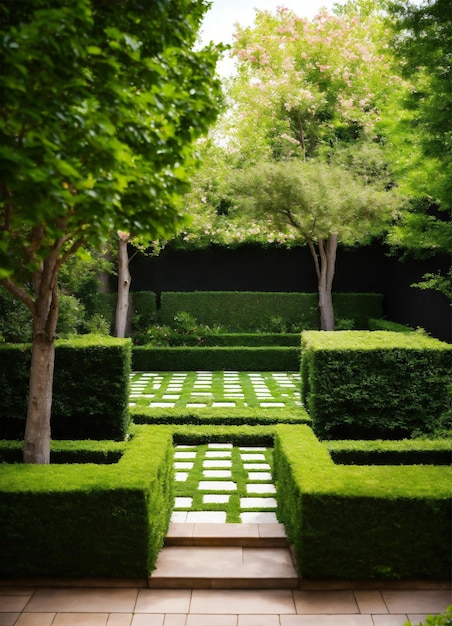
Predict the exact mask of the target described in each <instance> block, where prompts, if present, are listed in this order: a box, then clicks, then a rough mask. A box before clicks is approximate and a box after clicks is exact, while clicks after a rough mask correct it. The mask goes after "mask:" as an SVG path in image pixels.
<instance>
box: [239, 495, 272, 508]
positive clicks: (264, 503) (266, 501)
mask: <svg viewBox="0 0 452 626" xmlns="http://www.w3.org/2000/svg"><path fill="white" fill-rule="evenodd" d="M276 506H277V505H276V500H275V498H240V508H241V509H258V508H259V509H276Z"/></svg>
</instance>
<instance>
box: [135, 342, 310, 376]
mask: <svg viewBox="0 0 452 626" xmlns="http://www.w3.org/2000/svg"><path fill="white" fill-rule="evenodd" d="M132 368H133V370H134V371H156V372H165V371H175V372H178V371H186V372H188V371H196V370H211V371H221V370H234V371H241V372H249V371H258V372H271V371H276V372H283V371H288V372H290V371H296V370H299V368H300V348H299V347H281V346H276V347H212V348H208V347H180V346H177V347H174V348H166V347H163V348H159V347H153V346H134V347H133V350H132Z"/></svg>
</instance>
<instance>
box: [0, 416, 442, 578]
mask: <svg viewBox="0 0 452 626" xmlns="http://www.w3.org/2000/svg"><path fill="white" fill-rule="evenodd" d="M131 434H132V437H131V440H130V441H128V442H126V443H122V444H116V447H117V449H118V450H122V449H124V453H123V455H122V457H121V459H120V460H119V462H118V463H116V464H114V465H94V464H91V463H88V464H86V465H71V466H68V465H47V466H33V465H20V464H16V465H5V464H4V465H2V467H1V471H0V536H2V537H3V538H6V539H7V540H6V541H3V542H0V576H2V577H9V578H15V577H27V576H50V577H55V576H58V577H61V578H74V577H86V578H88V577H99V578H115V577H121V578H123V577H128V578H142V577H147V576H149V574H150V573H151V572H152V569H153V567H154V566H155V562H156V559H157V555H158V552H159V550H160V549H161V547H162V545H163V540H164V537H165V534H166V531H167V528H168V524H169V519H170V515H171V511H172V507H173V478H174V476H173V444H174V443H177V444H192V445H193V444H202V443H206V442H209V441H219V442H221V441H224V442H231V443H233V444H236V445H238V444H241V445H267V446H271V445H272V444H274V479H275V483H276V487H277V501H278V516H279V518H280V520H281V521H282V522H283V523H284V524H285V526H286V532H287V534H288V537H289V539H290V541H291V542H292V543H293V544H294V549H295V553H296V556H297V559H298V568H299V573H300V575H301V576H302V577H303V578H305V579H328V578H333V579H334V578H337V579H361V580H363V579H364V580H365V579H383V578H386V579H396V578H413V577H425V578H437V579H438V578H440V579H441V578H446V577H447V576H448V574H449V571H450V554H451V546H450V536H449V532H448V531H449V529H450V523H451V519H450V518H451V511H450V497H451V495H452V489H451V481H450V474H451V471H450V468H444V467H426V466H404V467H391V466H380V467H370V466H367V467H356V466H355V467H347V466H338V465H335V464H334V462H333V461H332V459H331V457H330V454H329V452H328V449H327V447H326V445H325V444H323V443H321V442H319V440H318V439H317V438H316V437H315V435H314V433H313V432H312V429H311V428H310V427H309V426H307V425H304V424H301V425H287V424H273V425H255V426H250V425H243V426H229V425H209V426H206V425H201V426H198V425H193V424H175V425H172V426H152V427H150V426H133V427H132V429H131ZM9 443H10V442H8V444H9ZM61 443H62V442H61ZM61 443H58V444H56V447H57V448H60V449H64V448H65V449H67V450H75V449H76V448H77V447H79V448H80V450H86V451H87V450H90V451H93V450H102V449H103V448H105V447H107V448H108V447H109V444H110V442H66V444H65V445H61ZM409 443H410V442H407V443H406V444H405V443H400V444H398V445H399V446H401V447H403V446H409ZM341 444H342V445H343V446H344V445H345V444H344V443H343V442H337V446H340V445H341ZM16 445H17V443H16ZM114 445H115V444H112V446H113V447H114ZM331 445H332V444H331ZM350 445H351V444H350ZM416 445H418V444H417V443H416ZM423 445H424V447H425V448H428V447H429V446H430V447H432V448H434V447H436V446H437V445H439V444H437V443H436V442H435V443H429V442H425V444H423ZM0 447H1V446H0ZM363 447H365V446H363ZM394 447H397V445H396V444H394ZM112 449H113V448H112ZM30 510H33V515H32V516H31V515H30ZM68 546H71V550H68Z"/></svg>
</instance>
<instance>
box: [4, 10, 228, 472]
mask: <svg viewBox="0 0 452 626" xmlns="http://www.w3.org/2000/svg"><path fill="white" fill-rule="evenodd" d="M207 6H208V4H207V2H206V1H205V0H195V1H189V0H168V1H164V2H146V3H143V2H141V1H140V0H127V1H126V0H119V1H117V2H116V1H115V2H110V1H107V0H36V1H34V2H32V3H31V2H29V1H28V0H16V1H15V2H11V3H8V4H7V5H5V6H3V7H2V12H1V15H0V41H1V44H0V45H1V54H2V70H1V75H0V95H1V109H2V115H1V116H0V139H1V142H0V194H1V196H0V200H1V226H0V280H1V283H2V284H3V286H4V287H6V288H7V289H8V290H9V291H11V292H12V293H13V294H14V295H15V296H16V297H18V298H20V299H21V300H22V301H23V302H24V303H25V304H26V305H27V306H28V308H29V309H30V311H31V313H32V316H33V356H32V365H31V376H30V399H29V411H28V417H27V431H26V435H25V458H26V459H31V460H36V459H40V460H41V462H48V444H49V438H50V434H49V433H50V431H49V423H50V406H51V381H52V377H53V354H54V352H53V350H54V339H55V328H56V320H57V317H58V284H57V278H58V272H59V269H60V267H61V265H62V264H63V263H64V261H65V260H66V259H67V258H68V257H69V256H70V255H71V254H73V253H74V252H76V251H77V250H78V249H79V248H81V247H83V246H88V245H89V246H93V247H97V246H99V244H100V243H101V242H102V241H104V240H105V239H106V238H107V237H111V236H113V234H114V233H115V232H116V231H118V230H121V231H127V232H132V233H135V234H139V233H146V234H147V235H148V236H151V237H153V238H155V239H157V238H159V237H163V236H168V234H170V233H174V232H175V230H176V228H177V225H178V224H179V223H180V222H181V219H182V215H181V214H182V212H181V208H180V194H181V193H182V192H183V191H184V190H185V189H186V186H187V183H188V179H187V167H188V166H189V164H191V163H192V161H193V159H194V149H193V145H192V144H193V142H194V140H195V139H196V138H197V137H198V136H199V135H200V134H201V133H203V132H205V131H206V130H207V128H208V126H209V124H210V123H211V122H212V121H214V119H215V117H216V115H217V110H218V105H219V98H220V83H219V81H218V80H217V79H216V78H215V65H216V60H217V57H218V50H216V49H214V48H213V47H212V46H209V47H207V48H205V49H202V50H198V51H194V43H195V40H196V36H197V30H198V28H199V26H200V21H201V19H202V16H203V14H204V12H205V11H206V9H207ZM38 353H40V357H39V358H38ZM38 361H39V362H40V364H41V365H40V366H39V367H40V368H41V369H40V370H39V371H38V364H37V363H38ZM29 427H30V429H31V430H30V432H28V430H29ZM31 431H32V432H31ZM38 439H39V440H40V441H39V442H38ZM42 441H44V442H45V445H41V443H42ZM38 448H39V451H38ZM27 450H28V451H29V454H28V456H27ZM42 460H44V461H42Z"/></svg>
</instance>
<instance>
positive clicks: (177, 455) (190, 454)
mask: <svg viewBox="0 0 452 626" xmlns="http://www.w3.org/2000/svg"><path fill="white" fill-rule="evenodd" d="M174 458H175V459H195V458H196V452H182V451H181V452H175V453H174Z"/></svg>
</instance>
